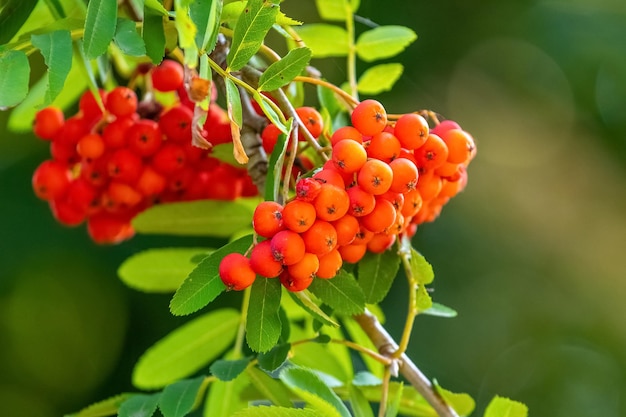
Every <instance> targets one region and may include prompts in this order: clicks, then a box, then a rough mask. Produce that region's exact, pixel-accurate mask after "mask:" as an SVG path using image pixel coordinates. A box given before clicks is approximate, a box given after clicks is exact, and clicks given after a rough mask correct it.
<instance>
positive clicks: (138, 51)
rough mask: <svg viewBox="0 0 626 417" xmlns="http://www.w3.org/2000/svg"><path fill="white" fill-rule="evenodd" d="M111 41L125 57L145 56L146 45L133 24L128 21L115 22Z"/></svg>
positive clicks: (119, 20)
mask: <svg viewBox="0 0 626 417" xmlns="http://www.w3.org/2000/svg"><path fill="white" fill-rule="evenodd" d="M113 41H114V42H115V44H116V45H117V46H118V47H119V48H120V49H121V50H122V52H124V53H125V54H126V55H131V56H143V55H145V54H146V45H145V44H144V41H143V39H142V38H141V36H140V35H139V33H138V32H137V29H136V27H135V22H133V21H130V20H128V19H118V20H117V29H116V30H115V37H114V38H113Z"/></svg>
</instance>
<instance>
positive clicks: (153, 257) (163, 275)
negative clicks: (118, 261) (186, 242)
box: [117, 248, 212, 293]
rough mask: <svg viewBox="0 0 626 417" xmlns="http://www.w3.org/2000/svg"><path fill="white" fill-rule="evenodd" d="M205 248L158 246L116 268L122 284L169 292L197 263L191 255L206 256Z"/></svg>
mask: <svg viewBox="0 0 626 417" xmlns="http://www.w3.org/2000/svg"><path fill="white" fill-rule="evenodd" d="M210 251H212V249H208V248H159V249H148V250H145V251H143V252H139V253H137V254H135V255H133V256H131V257H130V258H128V259H126V260H125V261H124V262H123V263H122V265H120V267H119V268H118V270H117V274H118V276H119V277H120V279H121V280H122V282H123V283H124V284H126V285H127V286H129V287H130V288H134V289H136V290H139V291H144V292H148V293H161V292H173V291H176V289H177V288H178V287H180V285H181V284H182V282H183V281H184V279H185V278H186V277H187V275H189V273H190V272H191V271H192V270H193V269H194V267H195V266H196V265H197V262H193V261H192V259H194V257H195V256H197V255H199V254H201V255H202V257H203V258H204V257H206V256H207V255H208V254H209V252H210Z"/></svg>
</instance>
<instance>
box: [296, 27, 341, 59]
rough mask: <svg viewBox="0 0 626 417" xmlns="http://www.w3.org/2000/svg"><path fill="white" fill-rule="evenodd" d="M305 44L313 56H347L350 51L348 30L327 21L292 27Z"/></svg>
mask: <svg viewBox="0 0 626 417" xmlns="http://www.w3.org/2000/svg"><path fill="white" fill-rule="evenodd" d="M294 29H295V31H296V32H297V33H298V36H300V38H302V40H303V41H304V43H305V45H306V46H307V47H309V48H311V52H312V56H313V58H328V57H342V56H347V55H348V52H349V51H350V47H349V42H348V32H346V30H345V29H344V28H342V27H339V26H335V25H329V24H327V23H312V24H306V25H302V26H297V27H294Z"/></svg>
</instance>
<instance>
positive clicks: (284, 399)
mask: <svg viewBox="0 0 626 417" xmlns="http://www.w3.org/2000/svg"><path fill="white" fill-rule="evenodd" d="M246 374H248V378H249V379H250V383H251V384H252V385H253V386H254V388H256V389H257V390H258V391H259V392H260V393H261V394H262V395H263V398H266V399H268V400H269V401H271V402H272V403H273V404H274V405H280V406H283V407H291V405H292V403H291V395H292V394H291V391H289V389H288V388H287V387H286V386H285V384H283V382H282V381H281V380H279V379H274V378H272V377H271V376H269V375H268V374H267V373H266V372H264V371H262V370H261V369H259V368H257V367H254V366H251V367H249V368H248V369H246Z"/></svg>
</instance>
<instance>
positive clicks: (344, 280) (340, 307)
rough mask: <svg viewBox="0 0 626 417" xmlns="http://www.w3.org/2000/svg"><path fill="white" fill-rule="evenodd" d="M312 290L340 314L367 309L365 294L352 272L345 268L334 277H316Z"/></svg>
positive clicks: (354, 312)
mask: <svg viewBox="0 0 626 417" xmlns="http://www.w3.org/2000/svg"><path fill="white" fill-rule="evenodd" d="M309 288H311V292H312V293H313V294H315V295H316V296H317V297H319V298H320V299H321V300H322V301H323V302H324V303H325V304H327V305H329V306H330V307H332V308H333V309H334V310H335V311H336V312H337V313H339V314H347V315H353V314H359V313H362V312H363V310H364V309H365V296H364V295H363V291H362V290H361V287H359V284H358V283H357V282H356V280H355V279H354V276H353V275H352V274H349V273H347V272H346V271H344V270H341V271H339V273H338V274H337V275H336V276H335V277H334V278H333V279H316V280H313V283H311V286H310V287H309Z"/></svg>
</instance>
